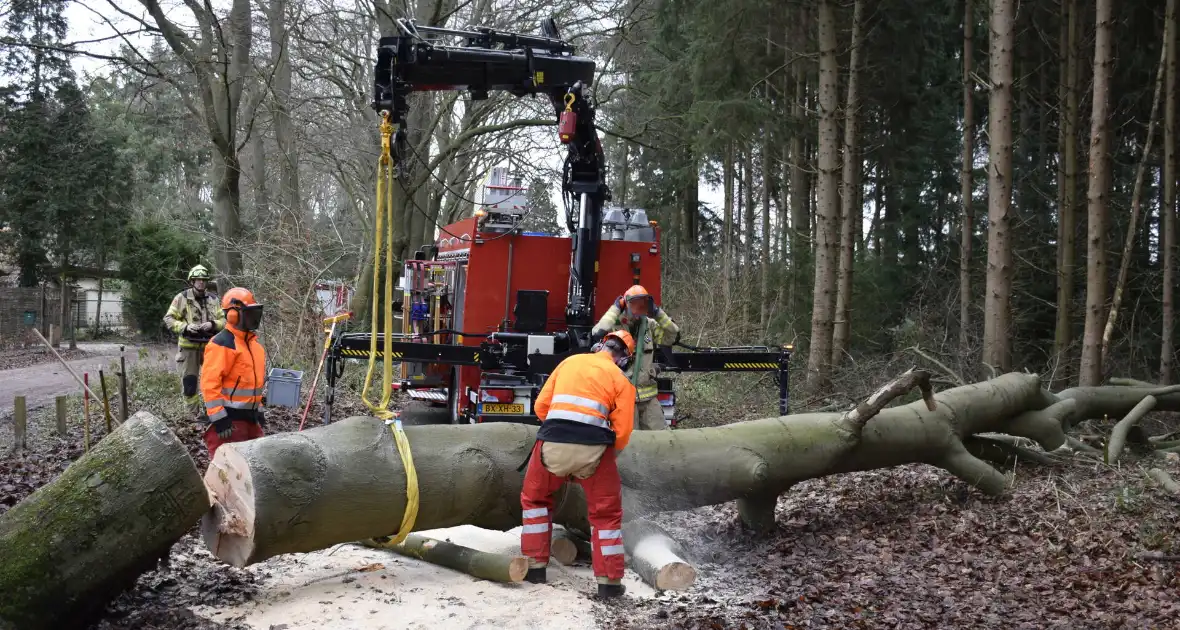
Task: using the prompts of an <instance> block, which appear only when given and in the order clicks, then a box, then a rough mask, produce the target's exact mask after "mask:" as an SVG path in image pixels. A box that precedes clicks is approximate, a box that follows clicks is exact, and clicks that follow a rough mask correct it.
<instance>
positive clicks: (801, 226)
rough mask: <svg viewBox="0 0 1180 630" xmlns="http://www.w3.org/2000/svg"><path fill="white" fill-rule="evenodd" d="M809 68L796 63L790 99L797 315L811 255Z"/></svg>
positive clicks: (793, 286)
mask: <svg viewBox="0 0 1180 630" xmlns="http://www.w3.org/2000/svg"><path fill="white" fill-rule="evenodd" d="M806 79H807V72H806V70H805V69H804V68H803V64H802V62H799V63H797V64H796V66H795V100H794V101H792V103H791V119H792V120H793V121H794V123H795V126H794V129H793V131H792V132H791V134H792V135H791V159H790V164H791V298H792V300H793V301H794V304H793V308H792V309H791V310H792V315H793V316H794V318H795V319H798V318H801V317H802V315H803V304H804V300H803V291H802V290H801V289H800V287H799V283H800V282H801V281H802V280H803V279H804V276H803V274H804V272H805V271H806V269H807V263H808V261H809V260H810V259H811V245H810V241H811V212H810V209H809V207H808V203H809V194H808V192H807V173H806V171H805V170H804V166H805V165H806V163H807V154H806V152H805V148H804V145H803V134H804V133H805V131H804V130H805V129H806V122H807V120H806V117H805V115H804V111H805V110H804V108H803V103H804V99H805V98H806V96H807V92H806V88H807V83H806Z"/></svg>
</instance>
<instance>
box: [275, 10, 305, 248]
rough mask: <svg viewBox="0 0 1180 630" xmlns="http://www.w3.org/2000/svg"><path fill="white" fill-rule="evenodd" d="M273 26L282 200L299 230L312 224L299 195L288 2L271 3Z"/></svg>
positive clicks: (290, 221)
mask: <svg viewBox="0 0 1180 630" xmlns="http://www.w3.org/2000/svg"><path fill="white" fill-rule="evenodd" d="M267 23H268V26H269V27H270V58H271V63H273V64H274V75H273V77H272V79H271V93H272V97H273V99H274V127H275V141H276V143H277V144H278V147H279V199H280V200H281V203H282V205H283V216H284V217H286V218H287V220H286V221H285V222H284V223H285V224H286V225H288V226H289V227H296V226H298V225H299V224H300V223H301V222H303V223H310V217H305V216H303V201H302V199H301V198H300V194H299V154H298V148H297V146H296V145H297V142H296V139H295V126H294V125H293V124H292V122H291V50H290V47H291V38H290V36H289V33H288V31H287V0H270V6H269V10H268V11H267Z"/></svg>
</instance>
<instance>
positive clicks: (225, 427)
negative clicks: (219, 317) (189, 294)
mask: <svg viewBox="0 0 1180 630" xmlns="http://www.w3.org/2000/svg"><path fill="white" fill-rule="evenodd" d="M221 308H222V310H223V311H225V320H226V326H225V330H222V331H221V332H219V333H217V334H216V335H214V336H213V339H211V340H210V341H209V343H208V344H207V345H206V346H205V359H204V365H203V367H202V369H201V396H202V397H203V398H204V399H205V413H206V414H207V415H208V417H209V427H208V428H207V429H206V430H205V446H206V447H208V448H209V459H213V456H214V455H216V454H217V448H218V447H219V446H221V445H222V444H225V443H228V442H245V441H246V440H252V439H254V438H260V437H262V435H263V428H264V427H265V426H266V418H265V417H264V416H263V412H262V407H263V404H264V401H265V397H264V396H263V388H264V386H265V384H266V350H265V349H263V347H262V344H260V343H258V333H257V330H258V326H259V325H260V324H261V323H262V305H261V304H259V303H258V302H257V301H255V300H254V294H253V293H251V292H250V291H248V290H246V289H243V288H241V287H235V288H233V289H230V290H229V291H226V292H225V295H223V296H222V297H221Z"/></svg>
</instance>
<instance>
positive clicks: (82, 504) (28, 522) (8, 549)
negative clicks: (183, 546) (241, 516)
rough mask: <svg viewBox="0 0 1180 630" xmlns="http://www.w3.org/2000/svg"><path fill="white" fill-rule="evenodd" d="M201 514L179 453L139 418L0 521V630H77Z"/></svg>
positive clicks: (187, 461) (190, 471) (191, 470)
mask: <svg viewBox="0 0 1180 630" xmlns="http://www.w3.org/2000/svg"><path fill="white" fill-rule="evenodd" d="M208 507H209V501H208V495H207V494H206V492H205V487H204V485H203V484H202V483H201V475H200V473H199V472H198V471H197V467H196V464H194V463H193V460H192V458H191V457H189V455H188V452H187V451H186V450H185V448H184V445H183V444H181V443H180V441H179V440H178V439H177V438H176V436H175V435H174V434H173V433H172V432H171V431H170V430H169V429H168V427H167V425H166V424H165V423H164V422H162V421H161V420H158V419H156V418H155V417H153V416H152V415H151V414H149V413H146V412H139V413H137V414H135V415H134V416H132V417H131V419H130V420H129V421H127V422H126V423H125V424H123V425H121V426H120V427H119V428H118V429H116V430H115V431H114V432H113V433H111V434H110V435H108V436H107V437H105V438H104V439H103V440H102V441H101V442H99V443H98V444H97V445H96V446H95V447H94V448H92V449H91V450H90V451H89V452H88V453H86V454H85V455H83V456H82V457H81V458H79V459H78V460H77V461H75V462H74V463H73V464H70V466H69V467H68V468H66V470H65V472H63V473H62V474H61V476H60V477H58V478H57V479H55V480H54V481H52V482H50V483H48V484H47V485H45V486H43V487H42V488H40V489H39V490H37V491H36V492H34V493H33V494H32V495H31V496H29V497H28V498H26V499H25V500H24V501H21V502H20V503H18V504H17V505H16V506H14V507H13V508H12V509H11V510H9V511H8V512H6V513H5V514H4V515H2V516H0V593H3V597H0V627H5V628H7V627H10V626H11V627H14V628H22V629H24V628H29V629H34V630H35V629H38V628H47V629H48V628H67V627H69V628H73V627H83V626H85V625H86V622H87V621H89V620H90V619H91V618H92V616H93V615H95V614H98V613H100V612H101V611H102V609H103V607H104V606H105V605H106V604H107V602H109V601H110V600H111V599H112V598H113V597H115V596H116V595H118V594H119V592H121V591H122V590H123V589H124V588H126V587H127V586H129V585H130V584H132V583H134V582H135V579H136V578H137V577H139V575H140V574H141V573H143V572H144V571H146V570H148V569H150V568H152V567H153V566H154V565H155V563H156V560H158V559H159V558H160V557H162V556H165V555H167V554H168V551H169V549H171V547H172V544H173V543H174V542H176V540H177V539H178V538H180V537H181V536H183V535H184V533H185V532H186V531H188V529H189V528H190V527H192V525H193V523H196V522H197V520H198V519H200V517H201V514H202V513H204V512H205V511H206V510H207V509H208Z"/></svg>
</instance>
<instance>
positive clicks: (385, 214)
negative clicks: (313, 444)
mask: <svg viewBox="0 0 1180 630" xmlns="http://www.w3.org/2000/svg"><path fill="white" fill-rule="evenodd" d="M394 132H395V128H394V125H393V121H392V120H391V116H390V114H389V112H388V111H383V112H381V157H380V159H379V160H378V163H377V208H376V215H377V222H376V223H377V224H376V226H375V229H374V230H373V293H372V298H371V299H372V301H373V311H372V312H373V318H372V322H373V324H376V323H377V321H378V320H377V318H378V314H379V312H380V311H379V307H380V305H379V300H378V299H377V295H378V293H377V291H378V289H379V288H380V284H379V282H380V280H379V278H380V274H379V272H380V271H381V250H382V249H384V250H385V294H384V296H385V299H384V300H382V301H384V302H385V317H384V318H383V319H384V326H383V327H382V328H383V331H382V332H383V337H384V343H383V344H382V347H383V349H384V351H383V352H382V353H381V356H382V360H381V376H382V394H381V402H380V403H376V404H374V403H373V402H372V401H370V400H369V387H370V386H371V385H372V383H373V370H374V368H375V367H376V365H377V334H376V333H373V334H372V335H370V336H369V369H368V371H367V372H366V373H365V385H364V387H363V388H362V389H361V400H362V401H364V403H365V406H367V407H368V408H369V411H371V412H373V415H374V416H376V417H378V418H380V419H382V420H384V421H385V424H386V425H388V426H389V430H390V431H391V432H392V433H393V439H394V442H396V443H397V452H398V454H399V455H401V459H402V467H403V468H404V469H405V473H406V509H405V511H404V512H403V513H402V522H401V526H400V527H399V528H398V530H397V534H395V535H394V536H393V540H392V541H391V544H398V543H400V542H402V541H404V540H405V539H406V536H409V535H410V530H412V529H413V528H414V521H415V520H416V519H417V518H418V472H417V470H415V468H414V457H413V455H412V454H411V452H410V440H409V439H408V438H407V437H406V434H405V431H403V430H402V422H401V420H400V419H398V418H397V415H396V414H394V413H393V412H391V411H390V410H389V400H390V398H391V397H392V395H393V353H392V352H390V351H389V350H388V349H389V347H390V346H391V345H392V342H393V298H392V296H393V275H394V274H393V186H394V184H393V166H394V165H393V156H392V155H391V151H390V146H391V144H392V138H393V134H394Z"/></svg>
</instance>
